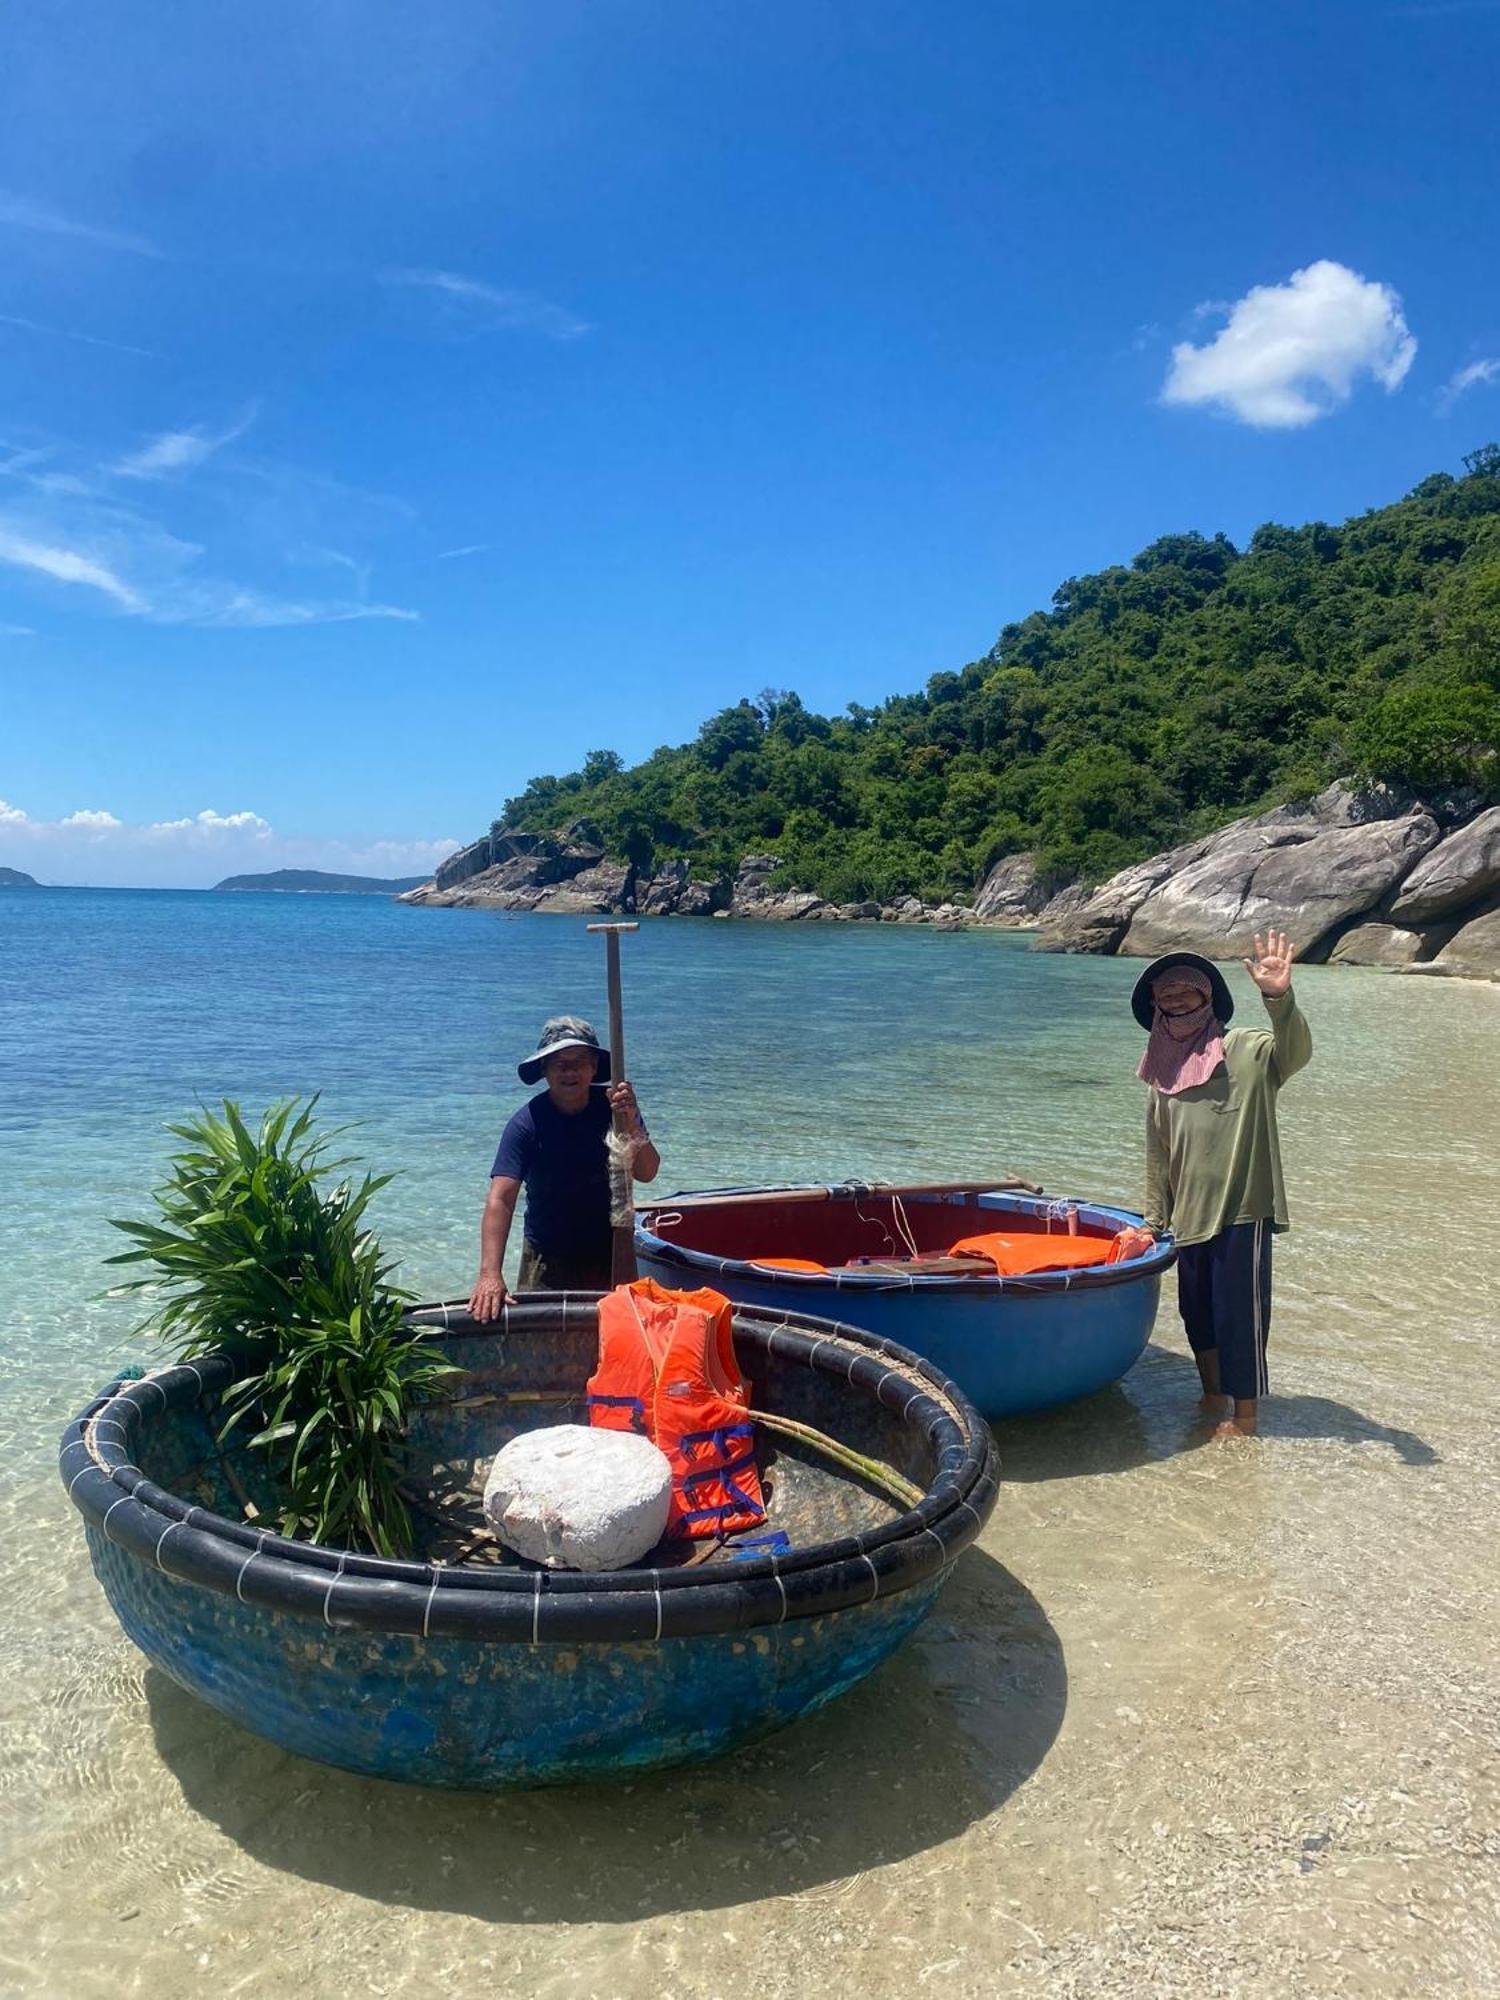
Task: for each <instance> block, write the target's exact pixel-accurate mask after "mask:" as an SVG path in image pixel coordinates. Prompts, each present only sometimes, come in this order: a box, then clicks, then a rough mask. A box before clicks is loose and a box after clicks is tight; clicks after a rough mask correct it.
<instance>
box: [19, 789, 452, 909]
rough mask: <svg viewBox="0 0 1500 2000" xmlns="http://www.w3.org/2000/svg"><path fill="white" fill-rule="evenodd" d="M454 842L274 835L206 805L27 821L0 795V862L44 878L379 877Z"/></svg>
mask: <svg viewBox="0 0 1500 2000" xmlns="http://www.w3.org/2000/svg"><path fill="white" fill-rule="evenodd" d="M458 845H459V843H458V842H457V841H456V840H454V839H450V838H441V839H436V840H428V839H417V838H414V839H409V840H402V839H392V838H378V839H362V838H360V837H358V836H354V835H350V836H346V837H343V838H332V839H330V838H316V837H313V836H308V835H298V834H283V833H279V832H278V831H277V830H276V828H275V827H274V826H272V824H271V822H270V821H269V820H268V819H266V818H265V817H264V816H263V815H262V814H260V813H258V812H253V811H251V810H249V809H243V810H240V811H236V812H218V811H215V809H214V808H213V807H211V806H208V807H204V808H203V809H202V810H201V811H199V812H196V813H185V814H183V815H182V816H181V817H180V818H175V819H158V820H150V821H139V822H131V821H128V820H123V819H121V818H120V817H119V816H118V815H117V814H115V813H112V812H109V811H106V810H104V809H102V808H100V807H97V806H86V807H83V808H81V809H80V810H78V811H76V812H70V813H68V814H67V815H66V816H64V817H63V818H60V819H34V818H32V816H31V815H30V814H29V813H28V812H26V811H25V810H24V809H23V808H22V807H20V806H15V805H9V804H7V803H6V801H5V800H4V799H0V862H3V863H4V864H5V865H7V866H10V867H18V868H24V869H25V870H26V872H27V873H28V874H36V875H38V876H39V877H40V878H41V879H42V880H44V881H64V882H67V881H77V880H78V879H79V878H80V876H81V877H83V878H85V879H87V880H89V881H92V882H97V883H122V884H123V883H148V884H153V885H160V886H164V887H165V886H182V887H186V888H197V887H203V888H206V887H208V886H210V885H211V884H212V883H214V882H217V881H220V880H221V879H222V878H223V877H224V876H226V875H237V874H242V873H245V872H249V871H254V872H256V873H260V872H263V871H265V870H269V869H272V868H326V869H328V870H330V871H332V872H334V873H337V874H353V875H374V876H380V877H389V876H402V875H425V874H430V873H431V872H432V870H433V869H434V868H435V867H436V866H437V864H438V862H439V861H441V860H443V859H444V857H445V856H447V855H449V854H451V853H453V851H454V849H455V848H456V847H457V846H458Z"/></svg>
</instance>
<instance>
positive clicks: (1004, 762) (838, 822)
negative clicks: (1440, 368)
mask: <svg viewBox="0 0 1500 2000" xmlns="http://www.w3.org/2000/svg"><path fill="white" fill-rule="evenodd" d="M1464 464H1465V473H1464V475H1463V476H1462V477H1458V478H1455V477H1453V476H1451V475H1450V474H1448V473H1444V472H1440V473H1435V474H1434V475H1433V476H1432V477H1431V478H1430V479H1424V480H1423V481H1422V483H1421V485H1420V486H1418V487H1416V488H1415V489H1414V490H1413V491H1412V492H1411V493H1409V494H1408V495H1407V496H1406V498H1405V499H1404V500H1401V501H1399V502H1397V504H1395V505H1394V506H1390V507H1382V508H1378V509H1376V510H1374V511H1373V512H1371V513H1368V514H1363V515H1360V516H1358V517H1357V518H1355V519H1353V520H1350V521H1346V522H1344V524H1343V525H1342V526H1340V527H1330V526H1328V525H1327V524H1326V523H1324V522H1321V521H1314V522H1312V523H1310V524H1309V525H1308V526H1306V527H1301V528H1283V527H1278V526H1276V525H1274V524H1268V525H1267V526H1265V527H1262V528H1258V529H1257V530H1256V532H1255V534H1254V535H1253V536H1252V537H1251V540H1250V544H1249V546H1248V548H1246V549H1243V550H1240V549H1236V548H1235V547H1234V545H1233V544H1232V543H1231V542H1230V541H1228V540H1227V539H1226V538H1225V537H1224V536H1223V535H1215V536H1213V537H1212V538H1211V539H1209V538H1205V537H1204V536H1203V535H1200V534H1183V535H1168V536H1164V537H1163V538H1162V539H1161V540H1160V541H1158V542H1153V543H1152V545H1151V546H1150V547H1149V548H1147V549H1143V550H1142V551H1141V553H1140V554H1139V555H1138V556H1137V557H1136V558H1135V560H1134V561H1133V562H1131V563H1130V564H1129V565H1121V566H1117V567H1115V568H1112V569H1107V570H1104V571H1102V572H1101V573H1100V574H1099V575H1097V576H1084V577H1070V578H1069V579H1068V581H1067V582H1066V583H1064V584H1063V585H1062V587H1061V588H1060V589H1059V590H1058V591H1057V593H1056V595H1055V596H1054V598H1053V600H1052V609H1051V610H1050V611H1036V612H1033V613H1032V614H1031V616H1030V617H1028V618H1025V619H1023V620H1022V621H1021V622H1020V623H1019V624H1015V625H1007V626H1006V627H1005V629H1004V631H1002V632H1001V634H1000V637H999V640H998V641H997V643H996V645H995V647H994V649H993V651H992V652H990V653H988V654H986V655H985V657H984V658H983V659H981V660H976V661H974V662H973V663H972V664H971V665H969V666H966V667H964V668H962V669H961V670H960V671H958V672H957V673H940V674H935V675H934V676H933V677H932V679H931V680H930V681H929V682H928V683H927V686H926V688H925V689H924V690H923V691H922V692H921V693H920V694H910V695H895V696H893V697H892V698H891V699H890V700H888V701H886V702H884V703H883V704H882V705H881V706H880V707H878V708H866V707H863V706H861V705H859V704H857V703H851V705H850V707H849V709H848V711H847V712H846V713H845V714H843V715H839V716H823V715H815V714H813V713H811V712H810V711H809V710H807V709H805V708H804V707H803V705H802V703H801V702H800V701H799V700H798V698H797V696H796V695H795V694H792V693H789V692H783V691H777V690H767V691H766V692H765V693H763V694H762V695H761V696H760V697H759V698H758V699H756V700H754V701H750V700H746V701H741V702H739V703H738V704H737V705H736V706H735V707H733V708H727V709H724V710H723V711H722V712H721V713H720V714H718V715H715V716H712V717H711V718H710V719H709V720H708V721H707V722H705V723H704V725H703V727H702V728H701V729H700V730H699V732H698V735H697V737H696V739H695V740H694V741H693V742H691V743H688V744H683V745H680V746H678V747H676V748H664V749H660V750H657V751H655V752H654V753H653V754H652V755H651V756H650V757H648V758H647V759H646V760H645V762H644V763H641V764H637V765H635V766H633V767H632V768H630V769H626V768H625V766H624V764H623V763H622V760H621V759H620V758H619V757H618V756H617V755H616V754H615V752H613V751H611V750H595V751H591V752H590V753H589V755H588V757H587V758H586V759H585V762H584V766H583V769H582V770H581V771H575V772H573V773H571V774H570V775H569V776H567V777H560V778H559V777H542V778H534V779H532V781H531V783H530V784H529V785H528V786H527V787H526V790H525V791H524V792H523V793H522V794H521V796H520V797H519V798H515V799H511V800H509V801H508V802H507V804H506V806H505V811H504V815H503V817H502V819H501V820H498V821H496V822H495V825H496V827H497V828H498V827H500V826H501V825H504V826H510V827H521V828H526V829H529V830H531V831H534V832H550V831H552V830H554V829H556V828H558V827H560V826H562V825H564V824H565V823H569V822H577V821H582V822H583V823H584V826H585V828H586V829H589V830H592V831H593V832H594V833H595V835H596V836H597V837H598V838H599V839H600V840H602V842H603V843H604V845H605V846H606V848H607V849H608V850H609V851H610V852H611V853H613V854H615V855H617V856H618V857H619V858H621V859H629V860H633V861H634V862H636V863H637V864H638V865H640V866H643V867H649V866H658V865H660V863H661V862H663V861H665V860H669V859H673V858H676V857H678V856H686V857H688V858H689V859H690V860H691V862H692V864H693V866H694V869H695V871H697V872H704V873H707V872H712V871H717V870H724V869H732V868H733V867H734V865H735V864H736V863H737V862H738V860H739V858H740V856H741V855H743V854H745V853H746V852H750V851H755V850H765V849H770V850H771V851H773V852H775V853H776V854H778V855H780V856H781V858H782V863H783V866H782V870H781V878H780V879H782V880H783V881H784V882H786V883H787V884H789V885H790V884H796V885H798V886H803V887H807V888H811V889H815V890H817V891H819V892H820V893H821V894H823V895H825V896H828V897H831V898H834V899H836V900H853V899H856V898H863V897H877V898H886V897H889V896H892V895H895V894H898V893H901V892H910V891H916V892H918V893H924V894H927V895H943V896H946V895H952V894H958V895H960V896H965V895H968V894H970V893H972V891H973V890H974V888H975V886H976V885H977V884H978V882H980V881H981V880H982V879H983V876H984V874H985V872H986V870H987V869H988V868H989V867H991V866H992V865H993V863H994V862H995V861H996V860H998V859H999V858H1000V857H1001V856H1003V855H1005V854H1007V853H1010V852H1013V851H1017V850H1020V849H1023V848H1027V849H1035V850H1037V851H1038V852H1039V853H1040V855H1041V856H1042V859H1043V862H1044V865H1045V866H1046V867H1047V868H1048V869H1049V870H1051V871H1053V872H1055V873H1056V874H1057V875H1059V876H1065V875H1073V874H1082V875H1084V876H1086V877H1089V878H1095V879H1097V878H1098V877H1100V876H1103V875H1105V874H1107V873H1109V872H1110V871H1112V870H1113V869H1115V868H1117V867H1120V866H1122V865H1123V864H1124V863H1125V862H1127V861H1130V860H1133V859H1135V858H1137V857H1139V856H1141V855H1144V854H1148V853H1151V852H1153V851H1155V850H1156V849H1159V848H1162V847H1165V846H1167V845H1169V844H1171V843H1172V842H1174V841H1176V840H1179V839H1182V838H1185V837H1188V836H1190V835H1192V834H1195V833H1197V832H1201V831H1204V830H1206V829H1208V828H1210V827H1212V826H1214V825H1217V824H1219V823H1221V822H1222V821H1223V820H1225V819H1228V818H1232V817H1233V816H1235V815H1236V814H1237V813H1240V812H1243V811H1246V810H1247V809H1251V808H1253V807H1255V806H1257V805H1260V804H1263V803H1269V802H1274V801H1276V800H1281V799H1288V798H1294V797H1301V796H1307V795H1309V794H1311V793H1312V792H1314V791H1316V790H1319V789H1321V788H1322V787H1323V786H1324V785H1325V784H1327V783H1328V781H1329V780H1330V779H1332V778H1334V777H1337V776H1341V775H1344V774H1346V773H1350V772H1353V773H1357V774H1360V775H1363V776H1366V777H1370V778H1379V779H1386V780H1390V781H1394V782H1397V783H1404V784H1410V785H1412V786H1415V787H1419V788H1424V789H1431V788H1434V787H1447V786H1452V785H1460V784H1477V785H1479V786H1480V787H1481V788H1483V789H1484V790H1486V791H1488V792H1490V793H1491V794H1492V795H1493V794H1494V793H1495V791H1496V789H1497V777H1496V768H1497V760H1496V757H1495V745H1496V740H1497V737H1500V446H1495V445H1489V446H1486V447H1485V448H1484V449H1483V450H1480V451H1477V452H1475V453H1473V454H1472V455H1471V456H1470V457H1469V458H1467V459H1466V460H1465V461H1464Z"/></svg>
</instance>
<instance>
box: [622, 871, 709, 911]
mask: <svg viewBox="0 0 1500 2000" xmlns="http://www.w3.org/2000/svg"><path fill="white" fill-rule="evenodd" d="M728 901H729V884H728V883H727V882H724V881H722V880H718V881H708V880H705V879H703V878H702V877H698V876H694V875H692V874H690V873H689V870H688V864H687V863H686V862H685V861H669V862H667V863H666V865H665V866H664V867H663V868H661V869H659V870H658V871H657V873H656V874H655V875H652V876H649V877H647V878H646V879H644V880H641V881H638V882H637V883H636V890H635V907H636V910H637V912H638V914H639V915H641V916H643V917H711V916H713V915H714V914H715V912H716V911H718V910H722V909H723V908H724V907H725V905H726V904H727V903H728Z"/></svg>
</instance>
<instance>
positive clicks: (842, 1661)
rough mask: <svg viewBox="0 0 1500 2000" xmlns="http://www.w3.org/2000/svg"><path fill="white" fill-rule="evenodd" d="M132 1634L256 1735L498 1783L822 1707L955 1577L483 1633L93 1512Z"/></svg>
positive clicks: (458, 1780)
mask: <svg viewBox="0 0 1500 2000" xmlns="http://www.w3.org/2000/svg"><path fill="white" fill-rule="evenodd" d="M88 1544H89V1554H90V1557H91V1558H92V1561H93V1565H94V1574H95V1575H96V1576H97V1577H98V1579H99V1582H100V1583H101V1584H102V1585H103V1587H104V1592H105V1595H106V1596H107V1597H108V1599H109V1602H110V1604H111V1606H112V1607H113V1609H114V1612H115V1615H116V1616H117V1618H118V1619H119V1621H120V1624H121V1626H122V1627H123V1629H124V1630H125V1632H126V1634H127V1635H128V1636H129V1637H130V1638H131V1639H132V1640H133V1641H134V1642H135V1644H136V1645H137V1646H139V1648H140V1649H141V1651H142V1652H143V1653H144V1654H145V1655H146V1657H147V1658H148V1659H149V1660H151V1661H152V1662H153V1664H154V1665H156V1666H158V1667H160V1668H161V1669H162V1671H163V1672H164V1673H167V1674H170V1675H171V1677H172V1679H173V1680H175V1681H177V1682H178V1683H179V1684H180V1685H181V1686H183V1687H185V1688H187V1689H188V1690H189V1691H190V1692H191V1693H193V1694H196V1695H199V1696H201V1697H202V1699H203V1700H204V1701H206V1702H208V1703H210V1704H211V1706H213V1707H214V1708H216V1709H218V1710H219V1712H220V1713H221V1714H222V1715H226V1716H228V1717H229V1718H230V1720H231V1721H233V1722H237V1723H239V1724H241V1725H242V1726H243V1727H244V1728H246V1729H249V1730H253V1731H254V1732H255V1733H256V1734H257V1735H259V1736H262V1737H265V1738H268V1739H269V1740H270V1741H271V1742H273V1743H277V1744H279V1745H280V1746H281V1748H282V1749H284V1750H292V1751H295V1752H297V1754H298V1755H300V1756H303V1757H312V1758H316V1759H318V1760H319V1761H320V1762H322V1763H325V1764H335V1765H339V1766H341V1767H342V1768H343V1769H345V1770H349V1771H357V1772H360V1773H362V1774H363V1775H365V1776H367V1777H375V1778H395V1779H403V1780H405V1781H407V1782H408V1783H412V1784H424V1785H444V1786H451V1787H454V1788H455V1789H459V1790H482V1791H490V1790H497V1789H501V1788H509V1787H514V1786H521V1787H525V1786H535V1785H547V1784H570V1783H578V1784H581V1783H588V1782H591V1781H595V1780H604V1779H618V1778H620V1777H622V1776H629V1775H631V1774H632V1773H635V1772H639V1771H644V1770H650V1769H656V1768H659V1767H661V1766H665V1765H672V1764H682V1763H690V1762H696V1761H698V1760H700V1759H702V1758H707V1757H715V1756H719V1755H721V1754H722V1753H723V1752H725V1751H727V1750H730V1749H732V1748H734V1747H735V1746H737V1745H739V1744H742V1743H747V1742H750V1741H753V1740H754V1739H755V1738H756V1737H758V1736H763V1735H767V1734H769V1733H770V1732H771V1731H772V1730H775V1729H780V1728H782V1727H783V1726H784V1725H786V1724H787V1723H790V1722H794V1721H796V1720H797V1718H798V1717H799V1716H803V1715H807V1714H809V1713H810V1712H811V1711H812V1710H814V1709H817V1708H821V1707H822V1705H823V1704H824V1703H825V1702H827V1701H831V1700H832V1699H833V1698H834V1697H835V1696H836V1695H838V1694H841V1693H842V1692H843V1691H844V1690H845V1689H846V1688H850V1687H853V1686H854V1685H855V1683H856V1682H858V1681H861V1680H863V1679H864V1677H865V1675H866V1674H868V1673H870V1672H871V1671H872V1670H873V1669H874V1668H875V1667H877V1666H878V1665H879V1664H880V1662H881V1661H882V1660H883V1659H884V1658H885V1657H886V1655H887V1654H888V1653H890V1652H892V1651H893V1650H894V1649H895V1648H896V1647H897V1646H899V1645H900V1643H901V1641H902V1640H903V1639H904V1638H905V1637H906V1636H907V1634H908V1633H909V1632H911V1631H912V1630H913V1629H914V1627H915V1626H917V1625H918V1624H919V1623H920V1622H921V1620H922V1619H923V1618H924V1617H925V1616H926V1615H927V1612H928V1611H929V1609H930V1608H931V1605H932V1601H933V1598H934V1597H935V1596H936V1594H937V1589H938V1580H937V1579H934V1580H933V1581H932V1582H930V1583H928V1584H925V1585H919V1586H917V1587H915V1588H913V1589H911V1590H907V1591H903V1592H902V1593H901V1594H900V1595H899V1596H896V1597H889V1598H885V1597H883V1598H879V1599H877V1600H876V1601H875V1602H874V1603H872V1604H860V1605H852V1606H850V1607H849V1608H847V1609H846V1610H842V1611H836V1612H832V1613H829V1614H827V1615H825V1616H823V1617H818V1618H802V1619H798V1620H797V1621H796V1622H795V1623H792V1624H785V1625H774V1626H766V1627H763V1628H760V1629H758V1630H754V1631H747V1632H741V1633H715V1634H709V1635H704V1636H702V1637H698V1638H693V1639H663V1640H661V1641H659V1642H658V1643H656V1644H652V1643H650V1642H637V1643H634V1644H631V1643H628V1642H613V1643H609V1644H602V1645H601V1644H591V1643H589V1642H587V1641H584V1642H581V1643H578V1644H575V1645H569V1646H558V1645H541V1646H527V1645H502V1646H481V1645H474V1644H471V1643H469V1642H467V1641H465V1640H462V1639H432V1638H429V1639H423V1638H421V1637H420V1636H417V1635H413V1636H407V1635H403V1634H399V1633H372V1632H361V1631H348V1630H339V1629H336V1628H334V1629H329V1628H323V1627H320V1626H317V1625H313V1624H304V1623H299V1622H297V1621H294V1620H289V1619H286V1618H282V1617H278V1616H276V1615H275V1614H274V1613H270V1612H267V1611H266V1610H264V1609H262V1608H261V1607H258V1606H254V1605H246V1604H241V1603H238V1602H236V1600H235V1599H233V1598H231V1597H223V1596H219V1595H217V1594H216V1593H213V1592H210V1591H205V1590H198V1589H195V1588H193V1586H192V1585H190V1584H182V1583H177V1582H174V1581H173V1580H172V1578H171V1577H170V1575H164V1574H162V1573H161V1572H159V1571H157V1570H155V1569H152V1568H150V1567H148V1566H147V1565H146V1564H144V1563H142V1562H140V1561H138V1560H137V1559H136V1558H135V1557H134V1556H132V1555H130V1554H129V1553H128V1552H127V1551H126V1550H124V1549H122V1548H120V1547H118V1546H117V1545H116V1544H115V1543H114V1542H113V1541H109V1540H106V1539H105V1537H104V1536H103V1535H102V1534H101V1533H100V1532H99V1531H98V1530H97V1529H94V1528H90V1529H89V1531H88Z"/></svg>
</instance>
